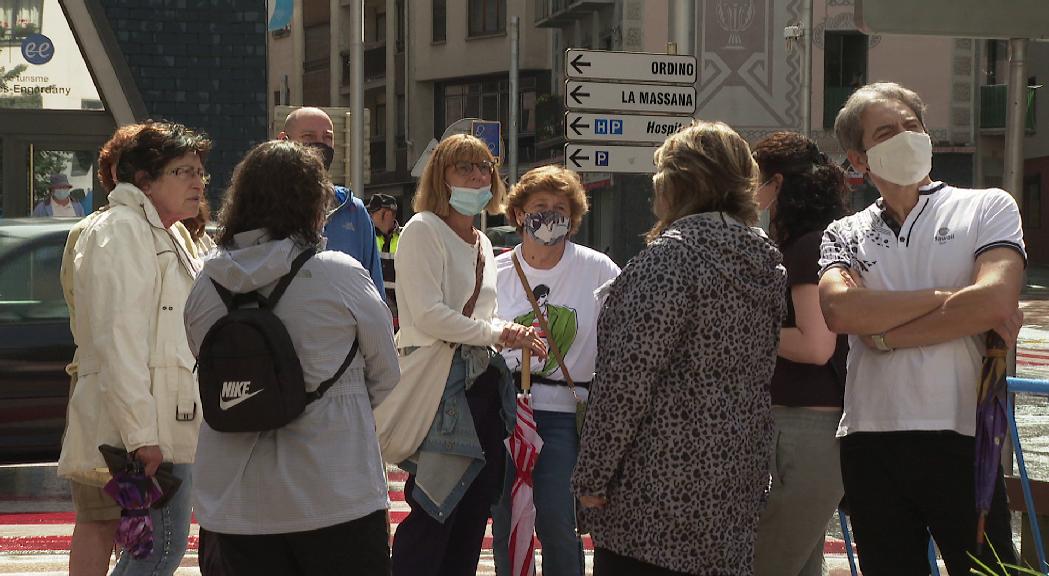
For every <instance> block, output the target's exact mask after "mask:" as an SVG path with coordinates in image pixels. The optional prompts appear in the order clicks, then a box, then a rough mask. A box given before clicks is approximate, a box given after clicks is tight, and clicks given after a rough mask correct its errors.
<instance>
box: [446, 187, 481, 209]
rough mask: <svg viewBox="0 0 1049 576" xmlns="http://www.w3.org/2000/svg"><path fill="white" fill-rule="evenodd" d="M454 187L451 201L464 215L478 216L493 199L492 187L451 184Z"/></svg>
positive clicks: (453, 206)
mask: <svg viewBox="0 0 1049 576" xmlns="http://www.w3.org/2000/svg"><path fill="white" fill-rule="evenodd" d="M449 188H451V189H452V197H451V199H449V201H448V202H449V203H450V204H451V205H452V208H455V211H456V212H458V213H460V214H462V215H463V216H477V215H478V214H480V213H481V212H484V207H485V206H487V205H488V202H489V201H490V200H491V199H492V187H491V186H484V187H481V188H464V187H462V186H449Z"/></svg>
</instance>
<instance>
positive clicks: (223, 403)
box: [219, 390, 262, 410]
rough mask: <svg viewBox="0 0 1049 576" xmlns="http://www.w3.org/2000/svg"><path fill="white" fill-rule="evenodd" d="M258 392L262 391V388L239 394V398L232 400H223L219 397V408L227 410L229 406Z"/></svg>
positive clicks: (231, 406)
mask: <svg viewBox="0 0 1049 576" xmlns="http://www.w3.org/2000/svg"><path fill="white" fill-rule="evenodd" d="M259 392H262V390H256V391H254V392H252V393H251V394H248V395H246V396H241V397H240V398H234V399H233V400H223V399H221V398H220V399H219V410H229V409H230V408H233V407H234V406H236V405H237V404H240V403H241V402H243V401H245V400H247V399H248V398H251V397H252V396H254V395H256V394H258V393H259Z"/></svg>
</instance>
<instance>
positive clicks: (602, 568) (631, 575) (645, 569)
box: [594, 548, 687, 576]
mask: <svg viewBox="0 0 1049 576" xmlns="http://www.w3.org/2000/svg"><path fill="white" fill-rule="evenodd" d="M594 576H687V574H686V573H685V572H675V571H673V570H671V569H669V568H662V567H659V566H656V565H655V564H649V563H648V562H643V561H641V560H637V559H634V558H631V557H629V556H623V555H622V554H616V553H615V552H612V551H611V550H608V549H607V548H594Z"/></svg>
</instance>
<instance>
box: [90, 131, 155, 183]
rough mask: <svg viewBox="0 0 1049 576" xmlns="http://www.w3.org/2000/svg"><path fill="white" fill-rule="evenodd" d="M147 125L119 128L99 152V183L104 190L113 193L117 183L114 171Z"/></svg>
mask: <svg viewBox="0 0 1049 576" xmlns="http://www.w3.org/2000/svg"><path fill="white" fill-rule="evenodd" d="M143 126H145V124H128V125H127V126H121V127H120V128H117V131H116V132H114V133H113V136H112V137H110V139H109V140H107V141H106V143H105V144H103V145H102V148H101V149H99V151H98V181H99V183H100V184H102V189H103V190H105V191H106V192H112V191H113V188H116V186H117V183H116V181H115V180H113V172H112V169H113V167H114V166H116V165H117V164H118V163H119V162H120V155H121V154H123V153H124V150H125V149H126V148H128V147H129V146H131V145H132V144H133V143H134V142H135V138H136V137H137V136H138V133H139V132H141V131H142V128H143Z"/></svg>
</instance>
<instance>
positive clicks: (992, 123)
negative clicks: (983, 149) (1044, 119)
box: [980, 84, 1037, 133]
mask: <svg viewBox="0 0 1049 576" xmlns="http://www.w3.org/2000/svg"><path fill="white" fill-rule="evenodd" d="M1035 102H1036V99H1035V87H1033V86H1028V87H1027V118H1026V119H1025V121H1024V130H1025V131H1026V132H1030V133H1033V132H1034V131H1035V127H1036V126H1037V124H1036V120H1037V117H1036V115H1035V108H1036V107H1035ZM1008 107H1009V87H1008V86H1007V85H1005V84H988V85H985V86H980V130H988V131H995V130H1004V129H1005V118H1006V110H1007V109H1008Z"/></svg>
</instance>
